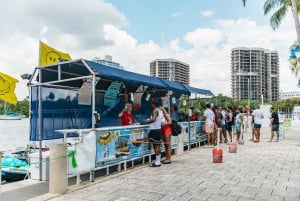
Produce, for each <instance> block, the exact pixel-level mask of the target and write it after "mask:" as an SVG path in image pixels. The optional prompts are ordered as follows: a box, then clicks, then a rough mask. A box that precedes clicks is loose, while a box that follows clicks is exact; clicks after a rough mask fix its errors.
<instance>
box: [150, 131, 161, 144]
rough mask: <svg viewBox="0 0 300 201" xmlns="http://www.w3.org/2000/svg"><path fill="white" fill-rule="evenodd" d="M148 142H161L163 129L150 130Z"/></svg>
mask: <svg viewBox="0 0 300 201" xmlns="http://www.w3.org/2000/svg"><path fill="white" fill-rule="evenodd" d="M148 142H151V143H153V144H160V143H161V129H155V130H150V132H149V134H148Z"/></svg>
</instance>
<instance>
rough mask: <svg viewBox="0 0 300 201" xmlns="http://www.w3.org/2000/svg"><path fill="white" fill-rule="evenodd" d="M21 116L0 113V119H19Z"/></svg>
mask: <svg viewBox="0 0 300 201" xmlns="http://www.w3.org/2000/svg"><path fill="white" fill-rule="evenodd" d="M21 119H22V116H21V115H19V114H4V115H0V120H21Z"/></svg>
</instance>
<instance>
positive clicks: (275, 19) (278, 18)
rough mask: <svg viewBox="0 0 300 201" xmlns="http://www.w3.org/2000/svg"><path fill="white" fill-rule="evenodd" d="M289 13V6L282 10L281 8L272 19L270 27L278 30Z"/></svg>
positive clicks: (283, 7)
mask: <svg viewBox="0 0 300 201" xmlns="http://www.w3.org/2000/svg"><path fill="white" fill-rule="evenodd" d="M287 11H288V6H287V5H284V6H282V7H281V8H279V9H278V10H277V11H276V12H275V13H274V14H273V15H272V16H271V19H270V25H271V27H272V29H273V30H275V29H277V28H278V27H279V25H280V23H281V21H282V19H283V18H284V17H285V15H286V13H287Z"/></svg>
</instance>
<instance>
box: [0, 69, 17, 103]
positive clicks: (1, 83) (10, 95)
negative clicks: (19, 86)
mask: <svg viewBox="0 0 300 201" xmlns="http://www.w3.org/2000/svg"><path fill="white" fill-rule="evenodd" d="M17 82H19V81H18V80H17V79H15V78H13V77H11V76H9V75H6V74H4V73H0V99H1V100H3V101H5V102H7V103H10V104H14V105H16V104H17V102H18V100H17V97H16V95H15V88H16V83H17Z"/></svg>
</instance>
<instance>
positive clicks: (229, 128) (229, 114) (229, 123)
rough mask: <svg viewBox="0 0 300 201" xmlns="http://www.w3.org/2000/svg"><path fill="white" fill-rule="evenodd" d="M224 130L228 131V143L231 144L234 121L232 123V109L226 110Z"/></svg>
mask: <svg viewBox="0 0 300 201" xmlns="http://www.w3.org/2000/svg"><path fill="white" fill-rule="evenodd" d="M225 121H226V129H227V131H228V134H229V137H230V142H232V134H233V133H232V127H233V124H234V121H233V113H232V107H230V106H229V107H228V108H227V116H226V119H225Z"/></svg>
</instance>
